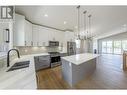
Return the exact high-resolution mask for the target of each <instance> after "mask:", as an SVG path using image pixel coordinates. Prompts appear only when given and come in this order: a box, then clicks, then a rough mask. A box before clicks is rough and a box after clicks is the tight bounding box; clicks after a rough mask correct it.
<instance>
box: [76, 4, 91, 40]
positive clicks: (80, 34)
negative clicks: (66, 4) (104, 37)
mask: <svg viewBox="0 0 127 95" xmlns="http://www.w3.org/2000/svg"><path fill="white" fill-rule="evenodd" d="M77 10H78V15H77V17H78V19H77V20H78V21H77V22H78V27H77V33H76V35H75V38H76V39H77V40H86V39H90V38H92V32H91V16H92V15H88V16H87V11H84V12H83V14H84V25H83V26H84V30H83V31H81V29H80V28H81V25H80V24H81V22H80V21H83V20H82V19H81V18H80V6H78V7H77Z"/></svg>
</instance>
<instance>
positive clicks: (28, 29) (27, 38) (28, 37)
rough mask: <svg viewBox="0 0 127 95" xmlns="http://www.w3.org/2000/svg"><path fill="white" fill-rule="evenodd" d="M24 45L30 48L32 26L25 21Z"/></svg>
mask: <svg viewBox="0 0 127 95" xmlns="http://www.w3.org/2000/svg"><path fill="white" fill-rule="evenodd" d="M25 45H26V46H32V24H31V23H30V22H29V21H25Z"/></svg>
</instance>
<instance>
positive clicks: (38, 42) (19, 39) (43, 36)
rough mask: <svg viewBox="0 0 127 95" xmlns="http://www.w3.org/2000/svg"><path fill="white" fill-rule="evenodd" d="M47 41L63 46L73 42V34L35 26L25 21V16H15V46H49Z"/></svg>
mask: <svg viewBox="0 0 127 95" xmlns="http://www.w3.org/2000/svg"><path fill="white" fill-rule="evenodd" d="M49 41H59V46H63V45H65V44H66V43H67V41H74V32H69V31H67V32H64V31H60V30H56V29H51V28H47V27H43V26H40V25H35V24H32V23H30V22H29V21H27V20H25V16H23V15H19V14H16V15H15V25H14V45H15V46H49Z"/></svg>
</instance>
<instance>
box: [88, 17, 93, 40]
mask: <svg viewBox="0 0 127 95" xmlns="http://www.w3.org/2000/svg"><path fill="white" fill-rule="evenodd" d="M91 16H92V15H88V21H89V22H88V23H89V28H88V32H89V38H91V37H92V32H91Z"/></svg>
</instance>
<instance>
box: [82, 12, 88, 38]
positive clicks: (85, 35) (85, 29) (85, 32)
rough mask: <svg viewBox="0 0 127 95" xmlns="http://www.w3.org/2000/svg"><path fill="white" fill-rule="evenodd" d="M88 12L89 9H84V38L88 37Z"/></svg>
mask: <svg viewBox="0 0 127 95" xmlns="http://www.w3.org/2000/svg"><path fill="white" fill-rule="evenodd" d="M86 13H87V11H84V12H83V14H84V37H83V38H84V40H86V39H87V26H86V24H87V23H86V22H87V21H86Z"/></svg>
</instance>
